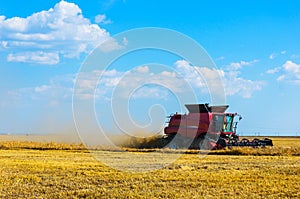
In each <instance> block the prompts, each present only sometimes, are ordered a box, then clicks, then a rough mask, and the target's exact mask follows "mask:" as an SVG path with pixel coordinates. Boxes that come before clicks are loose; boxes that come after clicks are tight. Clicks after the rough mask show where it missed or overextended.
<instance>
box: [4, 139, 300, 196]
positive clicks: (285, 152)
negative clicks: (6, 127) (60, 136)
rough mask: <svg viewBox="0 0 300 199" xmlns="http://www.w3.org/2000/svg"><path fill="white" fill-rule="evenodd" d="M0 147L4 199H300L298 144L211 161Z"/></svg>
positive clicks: (223, 154) (27, 145)
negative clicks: (169, 162)
mask: <svg viewBox="0 0 300 199" xmlns="http://www.w3.org/2000/svg"><path fill="white" fill-rule="evenodd" d="M0 140H1V141H0V164H1V165H0V173H1V179H0V198H300V194H299V190H300V138H282V137H280V138H273V140H274V144H275V146H274V147H273V148H259V149H252V148H243V149H233V150H229V149H227V150H221V151H212V153H210V154H208V155H200V154H199V151H187V152H186V153H185V154H183V155H181V154H180V153H179V152H178V151H175V150H160V149H157V150H156V149H152V150H140V149H139V150H135V149H124V150H125V152H124V151H122V150H113V149H112V150H107V149H105V150H94V151H93V152H92V153H91V152H90V151H88V150H86V149H84V146H83V145H80V144H62V143H54V142H51V143H45V142H28V141H24V140H22V141H17V140H14V141H9V140H7V139H3V138H2V139H1V138H0ZM97 158H98V159H97ZM99 159H100V160H101V161H99ZM169 159H170V161H171V160H172V161H173V160H174V162H172V163H171V164H167V163H168V161H169ZM139 161H140V162H139ZM106 164H109V165H110V166H112V167H113V168H112V167H110V166H107V165H106ZM138 165H142V166H141V167H142V170H139V167H138ZM155 165H156V166H157V165H160V166H161V167H157V169H154V168H155V167H154V166H155ZM130 166H131V167H130ZM147 166H148V167H149V170H150V171H147V172H146V171H143V169H145V167H147ZM135 169H136V170H139V172H138V171H136V172H135ZM145 170H147V168H146V169H145ZM141 171H143V172H141Z"/></svg>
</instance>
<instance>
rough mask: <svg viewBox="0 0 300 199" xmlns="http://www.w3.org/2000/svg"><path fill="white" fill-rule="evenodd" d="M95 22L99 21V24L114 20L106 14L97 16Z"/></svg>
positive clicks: (109, 22)
mask: <svg viewBox="0 0 300 199" xmlns="http://www.w3.org/2000/svg"><path fill="white" fill-rule="evenodd" d="M95 22H96V23H98V24H101V23H102V24H111V23H112V21H111V20H110V19H107V17H106V15H104V14H103V15H101V14H99V15H97V16H95Z"/></svg>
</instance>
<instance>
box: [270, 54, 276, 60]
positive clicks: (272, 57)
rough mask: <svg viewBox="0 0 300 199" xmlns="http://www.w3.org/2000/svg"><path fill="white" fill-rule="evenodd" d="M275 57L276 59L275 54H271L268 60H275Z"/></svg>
mask: <svg viewBox="0 0 300 199" xmlns="http://www.w3.org/2000/svg"><path fill="white" fill-rule="evenodd" d="M275 57H277V54H276V53H272V54H270V55H269V59H275Z"/></svg>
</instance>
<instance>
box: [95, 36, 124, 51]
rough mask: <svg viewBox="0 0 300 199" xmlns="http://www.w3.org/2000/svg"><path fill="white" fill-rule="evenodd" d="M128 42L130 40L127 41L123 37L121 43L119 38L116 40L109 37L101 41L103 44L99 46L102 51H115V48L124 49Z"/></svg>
mask: <svg viewBox="0 0 300 199" xmlns="http://www.w3.org/2000/svg"><path fill="white" fill-rule="evenodd" d="M127 44H128V41H127V39H126V38H123V44H119V43H118V42H117V40H115V39H114V38H109V39H107V40H106V41H105V42H103V43H101V45H100V46H98V48H99V49H100V50H101V51H102V52H106V53H107V52H111V51H114V50H120V49H123V48H124V47H125V46H126V45H127Z"/></svg>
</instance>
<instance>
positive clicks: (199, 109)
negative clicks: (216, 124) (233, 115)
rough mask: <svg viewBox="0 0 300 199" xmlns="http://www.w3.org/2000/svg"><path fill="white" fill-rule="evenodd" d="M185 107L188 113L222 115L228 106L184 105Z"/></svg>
mask: <svg viewBox="0 0 300 199" xmlns="http://www.w3.org/2000/svg"><path fill="white" fill-rule="evenodd" d="M185 107H186V108H187V109H188V110H189V112H190V113H211V112H216V113H224V112H225V111H226V109H227V108H228V107H229V106H228V105H221V106H210V105H209V104H186V105H185Z"/></svg>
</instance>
